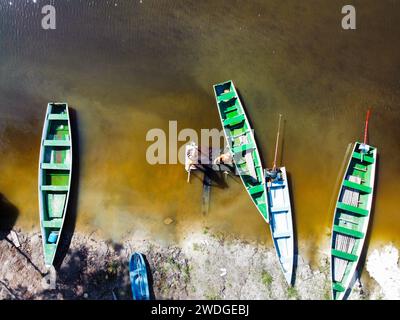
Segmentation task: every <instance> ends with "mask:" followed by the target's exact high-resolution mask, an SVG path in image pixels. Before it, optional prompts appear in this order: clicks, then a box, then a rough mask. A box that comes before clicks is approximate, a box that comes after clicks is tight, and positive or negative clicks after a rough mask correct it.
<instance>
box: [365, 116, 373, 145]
mask: <svg viewBox="0 0 400 320" xmlns="http://www.w3.org/2000/svg"><path fill="white" fill-rule="evenodd" d="M370 114H371V109H368V111H367V119H366V120H365V129H364V144H367V138H368V122H369V116H370Z"/></svg>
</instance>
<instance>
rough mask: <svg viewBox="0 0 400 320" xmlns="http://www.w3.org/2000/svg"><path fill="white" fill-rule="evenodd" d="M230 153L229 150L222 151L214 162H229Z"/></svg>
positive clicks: (230, 160)
mask: <svg viewBox="0 0 400 320" xmlns="http://www.w3.org/2000/svg"><path fill="white" fill-rule="evenodd" d="M231 163H232V154H231V153H230V152H227V153H223V154H221V155H219V156H218V157H216V158H215V160H214V164H231Z"/></svg>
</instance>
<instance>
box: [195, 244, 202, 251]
mask: <svg viewBox="0 0 400 320" xmlns="http://www.w3.org/2000/svg"><path fill="white" fill-rule="evenodd" d="M193 251H201V247H200V245H199V244H198V243H193Z"/></svg>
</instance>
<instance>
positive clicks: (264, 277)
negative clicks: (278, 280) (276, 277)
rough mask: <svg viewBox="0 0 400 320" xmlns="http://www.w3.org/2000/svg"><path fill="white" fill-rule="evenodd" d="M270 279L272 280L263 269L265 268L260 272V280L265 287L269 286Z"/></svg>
mask: <svg viewBox="0 0 400 320" xmlns="http://www.w3.org/2000/svg"><path fill="white" fill-rule="evenodd" d="M272 280H273V278H272V276H271V275H270V274H269V272H268V271H265V270H264V271H263V272H262V273H261V281H262V283H263V284H264V285H265V286H266V287H267V288H269V287H270V286H271V284H272Z"/></svg>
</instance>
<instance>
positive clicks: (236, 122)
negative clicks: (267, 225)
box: [214, 81, 269, 222]
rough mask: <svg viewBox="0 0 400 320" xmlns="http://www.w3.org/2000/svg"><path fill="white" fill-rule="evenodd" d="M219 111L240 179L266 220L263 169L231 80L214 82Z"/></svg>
mask: <svg viewBox="0 0 400 320" xmlns="http://www.w3.org/2000/svg"><path fill="white" fill-rule="evenodd" d="M214 94H215V98H216V102H217V106H218V112H219V116H220V119H221V123H222V127H223V129H224V133H225V138H226V141H227V144H228V148H229V149H230V152H231V153H232V156H233V159H234V164H235V166H236V169H237V172H238V174H239V176H240V179H241V180H242V182H243V185H244V186H245V188H246V190H247V193H248V194H249V196H250V198H251V200H252V201H253V203H254V204H255V205H256V207H257V209H258V211H259V212H260V214H261V215H262V217H263V218H264V219H265V221H266V222H269V212H268V205H267V190H266V186H265V185H266V184H265V177H264V170H263V168H262V164H261V159H260V155H259V152H258V149H257V145H256V141H255V139H254V135H253V131H252V129H251V126H250V123H249V121H248V119H247V116H246V113H245V111H244V108H243V106H242V103H241V102H240V98H239V95H238V93H237V91H236V88H235V86H234V84H233V82H232V81H227V82H224V83H220V84H216V85H214Z"/></svg>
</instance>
